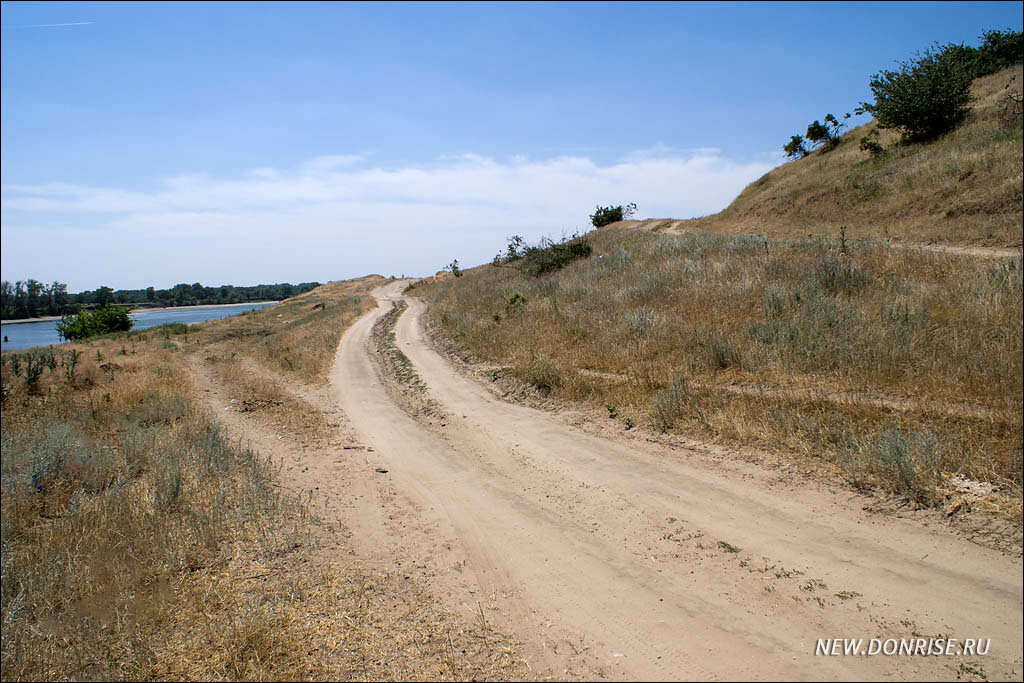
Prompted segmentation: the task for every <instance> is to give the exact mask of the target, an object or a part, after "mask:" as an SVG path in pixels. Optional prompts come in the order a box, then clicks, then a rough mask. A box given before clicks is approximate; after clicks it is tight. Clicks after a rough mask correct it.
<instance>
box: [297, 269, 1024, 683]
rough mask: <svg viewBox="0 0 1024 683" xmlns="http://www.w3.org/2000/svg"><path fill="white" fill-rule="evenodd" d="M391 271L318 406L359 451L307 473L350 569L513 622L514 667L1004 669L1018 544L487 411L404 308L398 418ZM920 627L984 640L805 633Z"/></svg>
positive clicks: (758, 474) (755, 470) (816, 671)
mask: <svg viewBox="0 0 1024 683" xmlns="http://www.w3.org/2000/svg"><path fill="white" fill-rule="evenodd" d="M405 284H406V283H405V282H401V281H400V282H395V283H391V284H389V285H387V286H385V287H383V288H382V289H380V290H378V291H377V296H378V298H379V299H380V300H381V303H382V305H381V307H379V308H377V309H376V310H374V311H372V312H370V313H369V314H367V315H366V316H365V317H363V318H362V319H360V320H359V321H357V322H356V323H355V324H354V325H353V326H352V327H351V328H349V330H348V332H347V333H346V334H345V336H344V337H343V339H342V341H341V344H340V346H339V349H338V355H337V359H336V364H335V368H334V371H333V375H332V383H333V388H334V396H333V397H332V398H331V399H330V400H331V401H336V405H337V407H338V408H340V411H341V412H340V413H339V414H343V415H344V416H345V425H346V430H351V437H350V438H351V439H353V440H354V441H355V442H357V443H359V444H360V446H361V449H362V450H360V451H359V457H355V458H353V457H349V458H348V459H344V458H340V459H338V463H339V464H342V466H341V467H336V475H335V476H334V477H332V478H329V479H323V480H320V481H319V483H318V485H319V487H320V491H321V492H324V490H325V489H328V490H329V491H334V493H333V494H328V495H329V496H333V499H335V500H345V501H347V502H348V505H349V507H347V509H346V510H345V520H344V521H345V523H346V524H347V525H348V527H349V528H350V529H351V532H352V533H351V538H350V541H351V543H352V544H353V547H354V548H356V550H357V552H358V553H359V554H360V555H361V556H362V557H363V558H364V559H365V560H366V561H369V562H376V563H380V564H382V565H387V566H396V565H399V566H402V567H408V568H409V569H410V571H413V570H414V571H416V572H417V573H418V575H420V576H422V577H423V578H424V579H425V580H428V581H429V582H430V584H431V587H432V591H433V592H434V594H435V595H438V596H441V599H443V600H445V601H446V602H447V603H448V604H449V606H450V607H452V608H455V609H460V610H461V611H462V613H463V614H464V615H465V616H466V618H471V617H473V616H477V617H478V618H482V619H485V620H486V621H487V622H488V623H491V624H494V625H495V626H496V628H499V629H504V630H507V631H510V632H512V633H514V634H515V636H517V637H518V639H519V641H521V643H522V652H523V653H524V655H525V656H526V658H527V661H529V663H530V665H531V667H532V669H531V677H537V678H543V677H548V676H551V677H557V678H560V679H565V678H577V677H579V678H588V679H589V678H598V677H607V678H613V679H654V680H659V679H677V678H692V679H717V678H729V679H741V678H750V679H758V680H763V679H778V678H794V679H815V680H821V679H850V678H872V679H876V678H883V677H885V678H895V679H926V678H927V679H933V678H941V679H952V678H958V677H967V678H974V677H978V676H980V675H981V672H983V673H984V675H986V676H988V678H989V679H1019V678H1020V676H1021V672H1022V644H1021V633H1022V607H1024V602H1022V566H1021V565H1022V562H1021V559H1020V558H1019V557H1016V556H1012V555H1008V554H1002V553H1000V552H998V551H996V550H993V549H989V548H984V547H981V546H978V545H974V544H971V543H970V542H968V541H967V540H965V539H964V538H962V537H959V536H957V535H956V534H954V533H952V532H951V531H949V530H947V529H944V528H925V527H922V526H921V525H920V524H919V523H917V522H916V521H915V520H913V519H903V518H901V517H899V516H898V515H879V514H875V513H872V512H871V511H870V510H869V509H865V508H867V507H869V506H867V505H866V501H865V499H864V498H862V497H860V496H858V495H856V494H854V493H852V492H849V491H843V490H836V489H834V488H830V487H829V486H827V485H825V484H823V483H818V482H814V481H808V480H804V479H800V480H794V479H792V478H787V477H784V476H779V473H778V472H770V471H768V470H765V469H761V468H759V467H757V466H756V465H752V464H749V463H744V462H740V461H734V460H725V459H722V458H718V457H715V456H714V453H713V450H712V449H704V448H701V447H695V448H690V449H670V448H666V447H664V446H660V445H658V444H653V443H652V444H644V443H638V442H636V441H626V440H620V439H617V438H603V437H600V436H596V435H594V434H591V433H587V432H584V431H581V430H579V429H576V428H574V427H572V426H570V425H567V424H564V423H563V422H561V421H559V420H558V419H556V418H555V417H553V416H551V415H549V414H547V413H544V412H540V411H538V410H535V409H532V408H529V407H526V406H521V405H515V404H511V403H506V402H503V401H501V400H499V399H497V398H496V397H495V396H493V395H492V394H491V393H490V392H488V391H487V390H486V388H485V387H483V386H482V385H480V384H479V383H477V382H476V381H473V380H471V379H469V378H467V377H465V376H463V375H461V374H460V373H459V372H458V371H457V370H456V369H455V368H454V366H452V365H451V364H450V363H449V361H448V360H446V359H445V358H444V357H443V356H442V355H440V354H439V353H438V352H437V351H436V350H435V349H434V348H433V347H432V345H431V344H430V343H429V342H428V340H427V337H426V336H425V334H424V332H423V330H422V326H421V314H422V311H423V304H422V302H420V301H418V300H416V299H409V300H408V305H409V309H408V310H407V311H406V312H405V313H404V314H403V315H402V316H401V317H400V318H399V320H398V324H397V327H396V340H397V344H398V346H399V347H400V348H401V350H402V351H403V352H404V353H405V354H406V356H408V358H409V359H410V361H411V362H412V364H413V365H414V366H415V368H416V371H417V372H418V374H419V376H420V377H421V378H422V380H423V381H424V382H425V384H426V386H427V392H426V397H425V398H427V399H430V400H432V401H435V402H436V404H437V405H440V407H441V410H442V411H443V412H442V414H441V415H440V416H438V415H437V414H436V413H435V414H433V415H430V414H427V413H422V412H420V413H416V412H415V411H413V412H414V414H418V415H420V419H419V420H417V419H414V418H413V417H410V415H409V414H407V413H406V412H405V411H403V410H402V409H400V408H399V407H398V405H397V404H396V401H395V391H396V389H395V387H394V384H393V382H392V381H391V379H390V378H389V377H387V376H386V375H382V372H381V370H380V366H379V364H378V363H375V362H374V357H375V356H377V355H378V351H377V349H375V348H373V347H372V346H371V345H370V340H371V330H372V327H373V325H374V323H375V321H376V320H377V319H379V318H380V317H381V316H383V315H384V314H386V313H387V311H388V310H389V308H390V302H391V301H393V300H395V299H397V298H399V297H400V296H401V294H400V292H401V290H402V288H403V287H404V286H405ZM310 455H311V456H312V457H314V458H316V457H321V456H315V455H313V454H310ZM337 455H338V454H333V455H331V456H329V457H331V458H336V457H337ZM917 636H920V637H938V636H947V637H952V638H959V639H965V638H982V639H986V638H988V639H991V650H990V652H989V654H988V655H987V656H984V657H964V658H961V657H910V656H902V657H884V656H874V657H860V656H858V657H855V656H848V657H825V656H815V654H814V652H815V646H816V642H817V639H819V638H834V637H846V638H865V639H869V638H876V637H881V638H888V637H893V638H900V637H904V638H909V637H917Z"/></svg>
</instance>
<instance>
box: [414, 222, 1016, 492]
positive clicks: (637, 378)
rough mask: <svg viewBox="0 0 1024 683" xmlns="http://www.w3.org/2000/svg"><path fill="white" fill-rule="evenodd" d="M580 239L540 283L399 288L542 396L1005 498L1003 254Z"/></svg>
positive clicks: (675, 238) (740, 240)
mask: <svg viewBox="0 0 1024 683" xmlns="http://www.w3.org/2000/svg"><path fill="white" fill-rule="evenodd" d="M587 239H589V240H590V242H591V244H592V245H593V248H594V252H593V254H592V255H591V256H590V257H589V258H587V259H583V260H579V261H576V262H575V263H572V264H571V265H569V266H568V267H566V268H565V269H564V270H561V271H559V272H557V273H554V274H551V275H547V276H543V277H539V278H535V277H529V276H525V275H523V274H521V273H518V272H516V271H515V270H511V269H508V268H495V267H492V266H482V267H480V268H477V269H474V270H471V271H467V272H466V274H465V275H464V276H463V277H461V278H452V279H448V280H444V281H441V282H438V283H434V284H430V285H427V286H424V287H422V288H418V289H417V290H414V291H418V292H423V293H424V295H425V296H428V297H430V298H431V300H432V305H431V307H430V311H431V313H430V315H431V316H432V319H433V321H434V323H435V324H436V325H437V326H438V328H439V329H440V330H441V331H442V332H443V333H444V334H446V335H448V336H450V337H451V338H452V339H453V340H455V341H456V342H457V343H458V344H460V345H462V346H464V347H465V348H466V349H468V350H469V351H470V352H471V353H472V354H473V355H475V356H476V357H478V358H481V359H485V360H487V361H489V362H491V363H493V364H496V365H498V366H504V367H505V369H506V370H505V371H507V372H510V373H513V374H515V375H517V376H518V377H519V378H520V379H522V380H524V381H526V382H528V383H530V384H532V385H533V386H534V387H536V388H537V389H538V390H540V391H543V392H547V393H549V394H550V395H551V396H552V397H555V398H561V399H567V400H572V401H586V402H589V403H591V404H595V405H598V406H608V407H609V412H610V414H612V415H617V416H619V418H618V419H628V420H631V421H633V422H635V423H637V424H640V423H644V424H646V425H648V426H649V427H651V428H654V429H658V430H673V429H674V430H681V431H687V432H695V433H698V434H700V435H702V436H704V437H709V438H719V439H725V440H731V441H737V442H741V443H749V444H755V445H757V446H759V447H761V448H769V449H790V450H795V451H798V452H803V453H805V454H807V455H808V456H809V457H811V458H813V459H815V460H816V461H818V462H822V463H828V464H829V466H830V467H834V468H840V467H844V468H846V469H847V471H848V475H849V476H851V478H854V479H857V480H860V481H877V482H880V483H884V484H885V485H887V486H892V487H894V488H897V489H898V490H901V491H903V492H904V493H909V494H912V495H913V496H914V497H915V498H921V499H924V498H927V497H928V491H931V490H933V487H930V486H929V483H928V482H929V481H932V480H933V479H934V477H935V473H937V472H939V471H948V472H959V473H963V474H965V475H967V476H969V477H972V478H979V479H986V480H993V481H997V482H1001V483H1005V484H1007V485H1009V486H1011V487H1013V488H1015V489H1016V491H1017V492H1018V494H1019V490H1020V485H1021V440H1022V429H1021V422H1022V420H1021V407H1022V399H1021V391H1022V350H1024V346H1022V288H1021V282H1022V274H1021V261H1020V259H1019V258H1015V259H1009V260H1005V261H1002V262H993V261H987V260H982V259H972V258H969V257H962V256H953V255H948V254H938V253H932V252H927V251H921V250H894V249H891V248H887V247H886V245H884V244H882V243H876V242H872V241H870V240H849V239H848V240H847V241H846V242H845V250H844V242H843V240H842V238H841V235H840V234H839V233H838V232H837V234H835V235H834V236H832V237H828V238H815V239H809V240H808V239H804V240H789V239H778V238H767V239H766V238H762V237H755V236H736V237H732V236H724V235H714V234H685V235H668V234H659V233H652V232H640V231H631V230H623V229H604V230H601V231H597V232H594V233H590V234H589V235H588V236H587ZM894 453H895V455H894ZM894 458H895V459H896V460H897V461H899V462H897V463H896V465H893V464H892V462H890V461H892V460H893V459H894ZM904 465H905V466H906V467H904V469H906V468H907V467H909V468H910V470H908V471H907V472H904V471H902V470H899V468H900V467H903V466H904ZM893 467H895V468H896V469H895V470H894V469H893ZM901 472H902V474H901ZM908 472H909V473H908ZM894 473H895V475H899V476H894ZM904 475H905V476H904ZM900 476H903V479H902V480H901V479H900ZM911 480H915V481H917V480H919V484H920V488H921V490H920V491H918V490H905V489H916V488H918V484H917V483H913V484H908V483H907V482H908V481H911Z"/></svg>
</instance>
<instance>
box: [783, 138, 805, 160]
mask: <svg viewBox="0 0 1024 683" xmlns="http://www.w3.org/2000/svg"><path fill="white" fill-rule="evenodd" d="M782 151H783V152H785V153H786V156H787V157H789V158H791V159H802V158H803V157H805V156H807V147H806V146H805V145H804V136H803V135H794V136H792V137H790V139H789V142H788V143H786V144H785V145H784V146H783V148H782Z"/></svg>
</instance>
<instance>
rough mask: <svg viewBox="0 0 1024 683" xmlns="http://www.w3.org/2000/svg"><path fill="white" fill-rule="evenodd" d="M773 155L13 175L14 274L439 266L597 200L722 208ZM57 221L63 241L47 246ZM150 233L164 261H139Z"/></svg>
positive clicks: (8, 235)
mask: <svg viewBox="0 0 1024 683" xmlns="http://www.w3.org/2000/svg"><path fill="white" fill-rule="evenodd" d="M772 165H774V164H772V163H770V162H768V161H765V160H757V161H736V160H730V159H727V158H725V157H723V156H722V155H721V153H720V152H719V151H718V150H714V149H702V150H697V151H690V152H687V153H681V152H674V151H672V150H668V149H667V148H653V149H650V150H644V151H643V152H642V153H638V154H634V155H628V156H627V157H626V158H624V160H622V161H621V162H619V163H615V164H611V165H603V166H602V165H599V164H597V163H595V162H594V161H593V160H592V159H590V158H589V157H585V156H560V157H554V158H550V159H545V160H531V159H527V158H525V157H513V158H512V159H509V160H496V159H492V158H489V157H483V156H479V155H475V154H459V155H455V156H451V157H445V158H443V159H438V160H436V161H434V162H432V163H428V164H421V165H410V166H403V167H397V168H388V167H384V166H380V165H372V164H369V163H367V159H366V158H365V157H363V156H360V155H332V156H323V157H318V158H316V159H312V160H310V161H308V162H306V163H304V164H301V165H299V166H298V167H295V168H291V169H281V168H271V167H263V168H259V169H254V170H252V171H249V172H246V173H242V174H239V175H238V176H236V177H228V178H216V177H210V176H207V175H202V174H199V175H182V176H175V177H171V178H167V179H165V180H164V181H162V183H161V184H160V185H159V186H158V187H157V188H155V189H153V190H152V191H143V192H140V191H133V190H128V189H124V188H118V187H95V186H88V185H78V184H71V183H61V182H52V183H45V184H36V185H23V184H5V185H3V186H2V187H0V200H2V207H3V220H2V223H3V257H2V258H3V270H4V273H5V277H8V278H10V277H21V276H23V275H24V276H32V277H37V278H38V277H41V276H43V273H42V272H40V270H38V269H41V268H43V267H44V264H45V268H46V270H47V271H49V270H58V271H59V268H58V265H59V267H60V268H64V269H65V270H64V271H63V272H57V273H55V275H54V276H55V277H63V278H70V277H71V276H70V275H68V274H67V272H68V271H70V270H84V269H83V268H82V266H81V265H80V264H81V263H82V262H83V261H85V262H88V261H89V259H90V258H92V259H96V261H97V262H98V263H100V264H103V266H102V267H103V269H104V270H103V272H110V273H118V272H120V273H123V274H122V275H120V276H118V277H117V278H114V277H113V275H111V276H108V277H107V279H108V280H110V281H111V283H114V284H116V285H117V286H128V285H129V284H133V283H135V282H136V280H135V279H134V278H136V277H139V278H145V279H144V280H142V281H140V282H139V284H142V282H145V281H150V280H161V278H164V280H167V281H169V280H174V281H175V282H177V281H181V278H185V279H188V278H193V280H190V281H194V280H200V281H203V282H218V283H219V282H221V281H228V280H234V281H237V282H240V283H241V282H246V281H251V280H252V279H271V278H272V277H280V278H281V279H292V280H308V279H320V280H324V279H336V278H340V277H347V276H351V275H357V274H363V273H365V272H369V271H386V272H387V273H391V272H395V273H402V272H405V273H420V274H424V273H428V272H433V271H435V270H437V269H438V268H440V267H441V266H442V265H443V264H445V263H448V262H449V261H451V259H452V258H458V259H459V261H460V262H462V263H464V264H473V263H480V262H483V261H487V260H490V257H491V256H493V254H494V253H495V252H496V251H497V250H498V249H499V248H500V246H501V245H502V244H503V242H504V239H505V238H506V237H507V236H509V235H512V234H521V235H523V236H524V237H526V238H527V239H531V240H532V239H537V238H539V237H540V236H542V235H558V234H561V233H562V232H573V231H575V230H578V229H584V228H586V227H587V223H588V219H587V214H588V213H591V212H592V211H593V208H594V206H595V205H597V204H601V205H607V204H625V203H627V202H636V203H637V204H638V206H639V208H640V212H641V214H642V215H646V216H652V217H655V216H656V217H662V216H665V217H679V218H686V217H690V216H698V215H704V214H707V213H712V212H714V211H717V210H719V209H721V208H723V207H724V206H725V205H726V204H728V202H729V201H730V200H731V199H732V198H733V197H734V196H735V195H736V193H738V192H739V191H740V190H741V189H742V188H743V187H744V186H745V185H746V184H747V183H749V182H750V181H752V180H753V179H755V178H757V177H758V176H760V175H761V174H762V173H764V172H765V171H767V170H768V169H769V168H770V167H771V166H772ZM44 235H45V238H44V239H45V243H46V244H48V245H50V246H48V249H47V250H46V253H45V254H42V255H37V254H38V249H37V246H38V244H39V243H40V242H39V240H40V239H41V238H42V236H44ZM154 245H156V246H154ZM151 248H152V249H154V251H153V254H154V258H156V259H157V261H156V262H154V263H150V264H146V265H139V266H136V264H137V263H139V262H140V260H141V261H143V262H144V261H145V259H146V258H148V257H147V256H146V254H148V253H150V252H149V251H148V250H149V249H151ZM36 260H38V262H39V265H38V266H34V267H32V266H30V265H29V264H31V263H32V262H33V261H36ZM60 264H62V265H60ZM51 266H52V267H51ZM13 267H17V269H18V273H13V272H11V268H13ZM96 268H97V270H98V269H99V266H97V267H96ZM186 269H187V270H188V272H189V273H190V274H189V275H188V276H187V277H186V276H185V274H184V273H183V272H182V271H183V270H186ZM136 271H137V272H136ZM273 273H278V274H279V275H278V276H272V274H273ZM46 277H50V276H46ZM114 279H116V280H117V282H116V283H115V282H114ZM162 281H163V280H161V282H162ZM157 284H160V283H159V282H157ZM84 286H95V284H92V283H86V284H85V285H84Z"/></svg>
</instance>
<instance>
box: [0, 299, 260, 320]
mask: <svg viewBox="0 0 1024 683" xmlns="http://www.w3.org/2000/svg"><path fill="white" fill-rule="evenodd" d="M276 303H279V302H277V301H239V302H237V303H233V304H197V305H195V306H158V307H155V308H149V307H148V306H147V307H135V308H133V309H132V314H133V315H142V314H144V313H162V312H164V311H190V310H196V309H199V308H224V307H225V306H266V305H268V304H276ZM115 305H126V306H127V305H129V304H115ZM60 318H61V316H59V315H47V316H44V317H42V318H17V319H15V320H4V321H2V322H3V324H4V325H20V324H22V323H43V322H48V321H55V320H60Z"/></svg>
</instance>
